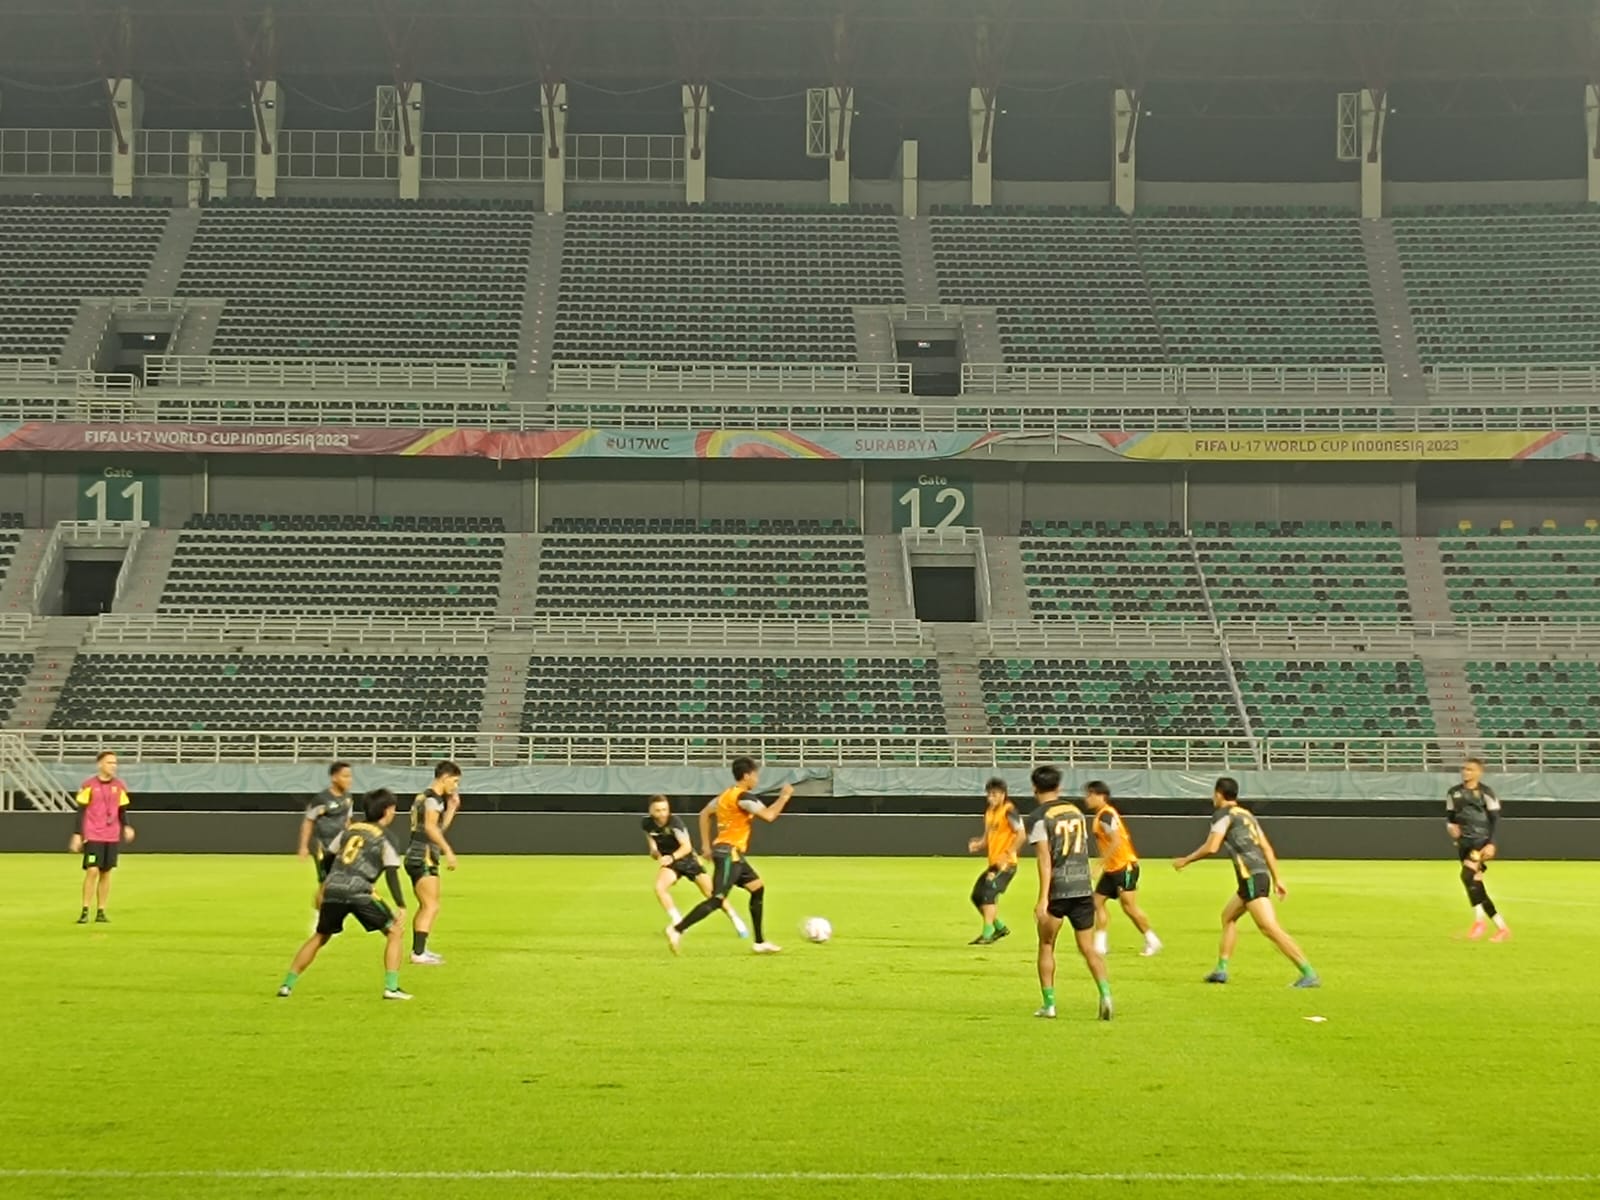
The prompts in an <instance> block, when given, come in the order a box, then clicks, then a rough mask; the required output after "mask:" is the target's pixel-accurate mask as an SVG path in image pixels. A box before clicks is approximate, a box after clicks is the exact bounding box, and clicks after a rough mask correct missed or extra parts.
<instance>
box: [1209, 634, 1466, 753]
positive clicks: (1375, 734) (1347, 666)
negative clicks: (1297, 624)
mask: <svg viewBox="0 0 1600 1200" xmlns="http://www.w3.org/2000/svg"><path fill="white" fill-rule="evenodd" d="M1233 670H1234V677H1235V678H1236V679H1237V680H1238V682H1239V689H1240V691H1241V692H1242V693H1243V695H1244V702H1245V711H1246V712H1247V713H1249V714H1250V724H1251V727H1252V729H1253V730H1254V731H1255V734H1256V736H1257V737H1263V738H1274V739H1284V740H1287V742H1289V743H1290V744H1292V743H1293V742H1295V741H1296V740H1297V739H1301V738H1304V739H1307V740H1316V741H1317V742H1319V743H1327V742H1329V741H1336V740H1338V739H1341V738H1381V737H1399V738H1405V737H1416V738H1419V739H1421V738H1429V739H1431V738H1435V737H1437V735H1438V729H1437V726H1436V724H1435V722H1434V717H1433V707H1432V705H1431V703H1430V702H1429V700H1428V685H1427V680H1426V679H1425V677H1424V674H1423V669H1422V664H1421V663H1420V662H1418V661H1416V660H1414V659H1402V660H1398V661H1391V660H1387V659H1382V660H1380V659H1343V660H1340V659H1239V658H1236V659H1234V662H1233ZM1424 751H1425V746H1424V745H1423V744H1421V743H1419V744H1418V746H1417V747H1416V750H1415V752H1414V753H1413V754H1412V755H1411V756H1410V757H1411V759H1412V760H1414V761H1415V762H1417V763H1418V764H1420V763H1421V762H1422V761H1423V758H1424ZM1389 758H1390V761H1402V760H1401V759H1397V758H1396V757H1395V756H1394V755H1393V754H1391V755H1390V756H1389Z"/></svg>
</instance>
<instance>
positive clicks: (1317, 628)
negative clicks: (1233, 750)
mask: <svg viewBox="0 0 1600 1200" xmlns="http://www.w3.org/2000/svg"><path fill="white" fill-rule="evenodd" d="M1219 628H1220V630H1221V633H1222V639H1223V642H1224V644H1225V645H1226V646H1227V647H1228V649H1229V650H1231V651H1232V652H1233V653H1234V654H1235V655H1236V656H1238V657H1253V656H1255V655H1257V654H1265V653H1269V652H1270V653H1286V654H1312V653H1315V654H1337V655H1339V656H1341V657H1351V658H1360V657H1365V656H1371V655H1401V656H1406V655H1410V654H1412V653H1414V652H1415V651H1416V648H1417V638H1418V636H1419V635H1422V636H1437V635H1438V634H1439V633H1440V632H1441V631H1442V629H1444V628H1445V627H1443V626H1434V625H1428V624H1419V625H1410V624H1404V623H1400V622H1393V623H1388V622H1384V623H1376V624H1374V623H1369V622H1365V621H1292V620H1285V621H1272V620H1245V621H1238V620H1224V621H1222V622H1221V623H1220V625H1219Z"/></svg>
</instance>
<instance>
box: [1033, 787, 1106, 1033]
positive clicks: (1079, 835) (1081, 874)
mask: <svg viewBox="0 0 1600 1200" xmlns="http://www.w3.org/2000/svg"><path fill="white" fill-rule="evenodd" d="M1033 795H1034V799H1035V800H1037V801H1038V807H1037V808H1035V809H1034V810H1033V812H1032V813H1030V814H1029V816H1028V820H1027V830H1028V841H1030V842H1031V843H1033V846H1034V852H1035V854H1036V856H1037V858H1038V862H1039V900H1038V903H1037V904H1036V905H1035V906H1034V910H1033V919H1034V921H1035V923H1036V924H1037V926H1038V930H1039V993H1040V995H1041V996H1042V997H1043V999H1044V1003H1043V1004H1042V1005H1041V1006H1040V1008H1039V1010H1038V1011H1037V1012H1035V1013H1034V1014H1033V1015H1034V1016H1036V1017H1048V1018H1052V1019H1053V1018H1054V1017H1055V1015H1056V938H1057V937H1058V936H1059V935H1060V933H1061V925H1062V922H1064V921H1065V922H1069V923H1070V924H1071V925H1072V935H1073V938H1074V939H1075V940H1076V941H1077V943H1078V953H1079V954H1081V955H1083V961H1084V962H1085V963H1087V964H1088V966H1089V974H1090V975H1092V976H1093V977H1094V985H1095V987H1096V988H1098V989H1099V991H1100V1019H1101V1020H1102V1021H1109V1020H1110V1019H1111V981H1110V980H1109V979H1107V978H1106V960H1105V956H1104V955H1103V954H1101V953H1100V952H1099V951H1097V950H1096V949H1095V948H1094V882H1093V880H1092V879H1091V878H1090V876H1089V823H1088V821H1087V820H1086V819H1085V818H1084V815H1083V811H1082V810H1081V809H1080V808H1079V807H1078V806H1077V805H1076V804H1073V803H1072V802H1071V801H1070V800H1063V799H1062V798H1061V772H1060V771H1058V770H1056V768H1055V767H1036V768H1034V772H1033Z"/></svg>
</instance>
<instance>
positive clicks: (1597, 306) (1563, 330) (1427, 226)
mask: <svg viewBox="0 0 1600 1200" xmlns="http://www.w3.org/2000/svg"><path fill="white" fill-rule="evenodd" d="M1393 225H1394V233H1395V241H1396V243H1397V244H1398V245H1399V248H1400V262H1401V265H1402V266H1403V268H1404V271H1405V281H1406V292H1407V295H1408V296H1409V298H1410V301H1411V312H1412V315H1413V318H1414V321H1415V324H1416V330H1417V345H1418V349H1419V351H1420V353H1421V355H1422V361H1423V362H1424V363H1425V364H1426V365H1428V366H1430V367H1431V366H1438V365H1450V364H1462V365H1471V364H1474V363H1483V364H1493V363H1504V364H1516V365H1522V364H1537V363H1552V364H1554V363H1562V364H1566V363H1593V362H1600V211H1597V210H1594V209H1590V210H1588V211H1583V212H1569V213H1550V212H1528V211H1517V210H1514V209H1490V208H1484V209H1473V210H1461V211H1457V212H1454V213H1434V214H1427V215H1419V216H1406V217H1396V218H1395V219H1394V222H1393Z"/></svg>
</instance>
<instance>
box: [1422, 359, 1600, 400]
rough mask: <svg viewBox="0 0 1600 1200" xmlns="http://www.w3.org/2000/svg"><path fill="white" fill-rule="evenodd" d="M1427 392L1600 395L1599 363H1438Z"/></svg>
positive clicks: (1431, 372) (1492, 395)
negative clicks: (1544, 364) (1446, 364)
mask: <svg viewBox="0 0 1600 1200" xmlns="http://www.w3.org/2000/svg"><path fill="white" fill-rule="evenodd" d="M1426 382H1427V386H1428V391H1429V392H1431V393H1433V394H1434V395H1439V396H1446V395H1453V394H1457V393H1460V394H1465V395H1473V396H1483V397H1484V398H1485V399H1486V400H1489V399H1490V398H1492V397H1494V396H1498V395H1534V394H1541V393H1550V394H1553V395H1582V394H1586V393H1592V394H1600V364H1597V363H1579V364H1573V365H1570V366H1565V365H1550V366H1542V365H1540V366H1455V365H1449V366H1439V367H1435V368H1433V370H1432V371H1430V372H1428V374H1427V376H1426Z"/></svg>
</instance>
